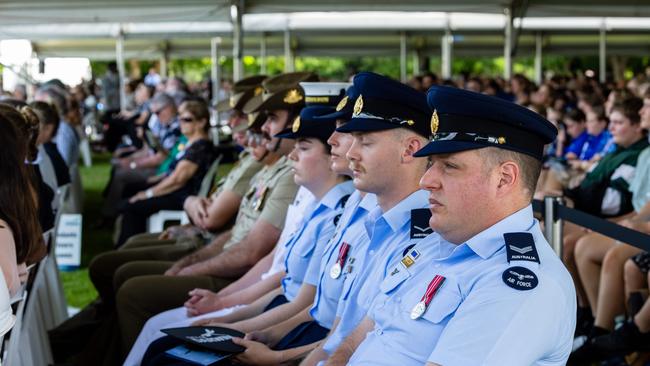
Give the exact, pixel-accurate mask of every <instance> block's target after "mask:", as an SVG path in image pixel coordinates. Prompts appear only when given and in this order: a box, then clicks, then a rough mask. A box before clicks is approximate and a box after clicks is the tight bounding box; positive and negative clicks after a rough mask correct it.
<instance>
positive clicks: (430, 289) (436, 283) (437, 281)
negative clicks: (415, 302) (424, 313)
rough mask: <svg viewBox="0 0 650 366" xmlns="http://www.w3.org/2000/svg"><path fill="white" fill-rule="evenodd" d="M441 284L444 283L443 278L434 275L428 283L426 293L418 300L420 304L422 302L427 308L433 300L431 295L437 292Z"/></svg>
mask: <svg viewBox="0 0 650 366" xmlns="http://www.w3.org/2000/svg"><path fill="white" fill-rule="evenodd" d="M443 282H445V278H444V277H443V276H441V275H436V276H435V277H434V278H433V279H432V280H431V282H429V286H427V291H426V292H425V293H424V295H423V296H422V299H420V302H423V303H424V305H425V306H427V307H428V306H429V303H431V300H432V299H433V295H435V294H436V292H438V289H439V288H440V286H442V284H443Z"/></svg>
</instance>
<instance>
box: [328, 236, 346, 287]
mask: <svg viewBox="0 0 650 366" xmlns="http://www.w3.org/2000/svg"><path fill="white" fill-rule="evenodd" d="M348 250H350V244H348V243H346V242H343V244H341V247H340V248H339V256H338V258H336V263H334V265H333V266H332V268H330V277H332V278H333V279H337V278H339V277H340V276H341V272H342V270H343V265H344V264H345V258H346V257H347V256H348Z"/></svg>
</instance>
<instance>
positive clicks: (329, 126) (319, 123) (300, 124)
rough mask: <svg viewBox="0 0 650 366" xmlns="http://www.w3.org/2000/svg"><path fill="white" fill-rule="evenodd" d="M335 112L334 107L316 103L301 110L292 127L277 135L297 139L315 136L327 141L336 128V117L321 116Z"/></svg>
mask: <svg viewBox="0 0 650 366" xmlns="http://www.w3.org/2000/svg"><path fill="white" fill-rule="evenodd" d="M332 112H334V107H331V106H324V105H315V106H309V107H305V108H303V109H302V111H300V116H299V117H297V118H296V119H295V120H294V121H293V125H292V126H291V128H287V129H285V130H282V131H281V132H280V133H278V134H277V135H275V137H280V138H285V139H297V138H301V137H313V138H317V139H319V140H321V141H323V143H324V144H326V143H327V139H329V137H330V136H331V135H332V133H333V132H334V130H335V129H336V118H322V117H321V116H324V115H327V114H331V113H332Z"/></svg>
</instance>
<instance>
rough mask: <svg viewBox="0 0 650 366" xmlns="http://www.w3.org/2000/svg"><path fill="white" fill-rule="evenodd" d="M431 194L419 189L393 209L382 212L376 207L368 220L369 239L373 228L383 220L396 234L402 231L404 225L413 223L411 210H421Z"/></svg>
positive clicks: (369, 214)
mask: <svg viewBox="0 0 650 366" xmlns="http://www.w3.org/2000/svg"><path fill="white" fill-rule="evenodd" d="M428 197H429V192H427V191H425V190H423V189H419V190H417V191H415V192H413V193H411V194H410V195H408V196H407V197H406V198H404V199H403V200H401V201H400V202H399V203H398V204H396V205H395V206H394V207H393V208H391V209H390V210H388V211H386V212H385V213H384V212H382V210H381V207H379V205H376V206H375V207H374V208H373V209H372V211H370V213H368V217H367V218H366V222H365V223H366V225H365V226H366V231H367V232H368V237H371V235H370V233H372V227H373V226H374V223H376V222H377V221H378V220H379V219H383V221H385V222H386V223H387V224H388V226H389V227H390V229H391V231H392V232H393V233H394V232H396V231H398V230H400V229H401V228H402V227H403V226H404V225H406V224H407V223H410V222H411V210H412V209H413V208H419V207H421V206H422V205H423V202H428V201H427V200H428Z"/></svg>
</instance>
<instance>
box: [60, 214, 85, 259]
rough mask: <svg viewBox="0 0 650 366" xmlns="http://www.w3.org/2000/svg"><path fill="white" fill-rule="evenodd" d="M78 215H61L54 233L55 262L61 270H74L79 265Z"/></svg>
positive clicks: (80, 219) (79, 220) (79, 237)
mask: <svg viewBox="0 0 650 366" xmlns="http://www.w3.org/2000/svg"><path fill="white" fill-rule="evenodd" d="M81 223H82V218H81V215H80V214H62V215H61V218H60V221H59V227H58V229H57V231H56V262H57V263H58V264H59V268H61V269H62V270H69V269H76V268H78V267H79V265H80V264H81Z"/></svg>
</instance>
